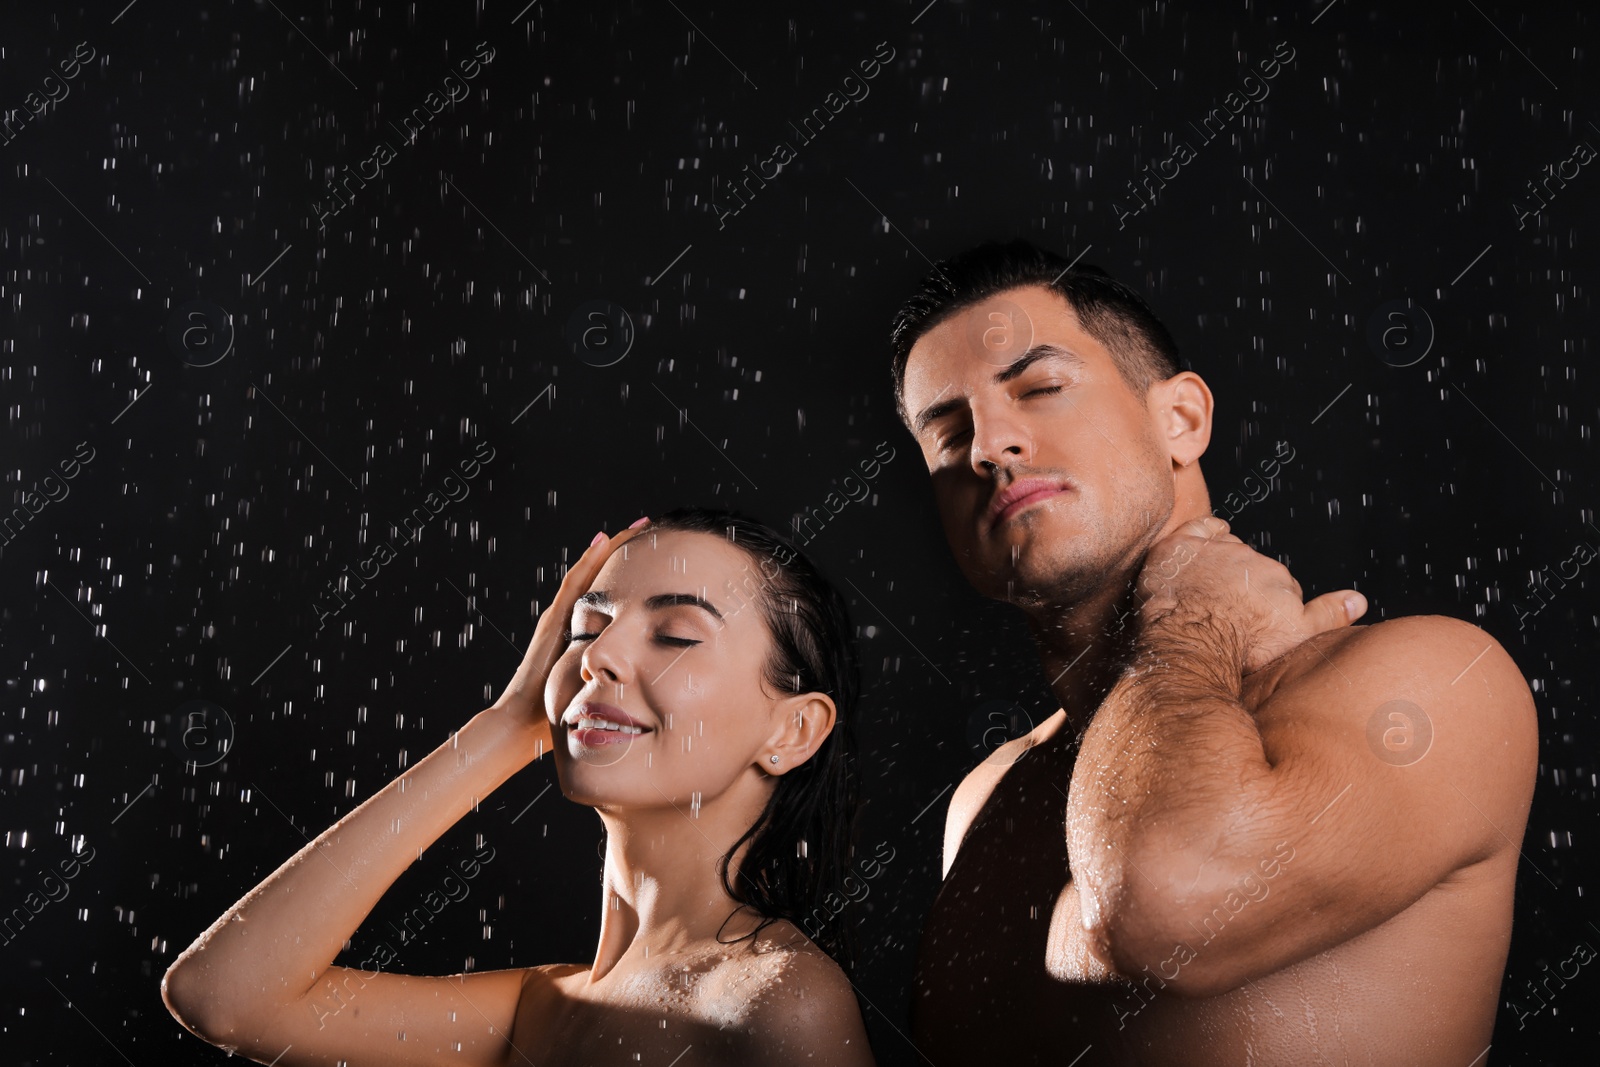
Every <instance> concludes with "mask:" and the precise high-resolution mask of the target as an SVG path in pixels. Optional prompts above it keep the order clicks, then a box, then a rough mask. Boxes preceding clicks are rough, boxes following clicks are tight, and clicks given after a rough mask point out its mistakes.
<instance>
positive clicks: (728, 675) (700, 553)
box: [545, 530, 786, 813]
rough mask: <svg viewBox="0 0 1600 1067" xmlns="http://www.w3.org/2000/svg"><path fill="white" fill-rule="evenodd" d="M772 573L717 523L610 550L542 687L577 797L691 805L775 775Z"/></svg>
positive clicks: (615, 804)
mask: <svg viewBox="0 0 1600 1067" xmlns="http://www.w3.org/2000/svg"><path fill="white" fill-rule="evenodd" d="M768 573H771V572H770V571H769V572H768ZM763 581H764V579H763V577H762V570H761V569H760V568H758V567H757V566H756V564H755V561H753V560H752V559H751V557H750V555H749V554H747V553H746V552H745V551H744V550H743V549H741V548H737V547H735V546H733V545H731V544H729V543H728V542H727V541H726V540H725V539H723V538H722V537H719V536H716V535H712V534H706V533H698V532H688V531H681V530H668V531H664V532H661V533H649V532H647V533H645V534H644V535H643V536H640V537H636V538H634V539H633V540H631V541H629V542H628V543H627V544H625V545H623V546H622V547H621V548H619V549H618V550H617V551H616V552H615V553H614V554H613V555H612V556H611V558H610V559H609V560H607V561H606V564H605V566H604V567H602V568H601V570H600V573H599V574H598V575H596V576H595V580H594V584H593V585H592V586H591V587H590V591H589V592H588V593H587V594H585V595H584V596H583V597H582V598H581V599H580V600H579V602H578V604H577V605H576V606H575V607H574V609H573V614H572V620H571V627H572V640H571V642H570V643H569V644H568V646H567V648H566V651H565V652H563V653H562V655H561V657H560V658H559V659H558V660H557V661H556V664H555V667H554V669H552V671H551V672H550V678H549V680H548V681H547V682H546V685H545V708H546V709H547V712H548V714H549V716H550V721H551V727H552V731H553V733H554V742H555V745H554V748H555V751H554V756H555V761H556V772H557V775H558V776H559V778H560V781H561V788H562V791H563V792H564V793H566V795H567V796H568V797H569V798H570V799H572V800H575V801H578V802H580V803H585V804H591V805H594V806H596V807H601V808H628V807H660V806H663V805H665V804H667V803H671V804H673V805H676V806H677V807H679V808H680V809H681V810H683V811H684V812H685V813H688V812H689V810H690V809H691V808H698V806H699V805H700V804H701V803H708V802H710V801H711V800H713V799H714V798H716V797H719V796H721V795H722V794H723V793H724V792H725V791H726V790H727V789H728V788H729V787H730V786H731V785H732V784H733V783H734V782H735V781H737V780H739V779H740V777H741V776H742V775H750V776H763V777H764V775H765V772H764V771H763V770H761V769H760V766H761V763H762V761H764V760H766V759H767V753H768V751H769V748H768V746H769V743H770V742H771V741H772V740H773V739H774V738H775V737H776V736H777V734H778V732H779V731H780V729H781V727H782V723H781V722H779V720H778V717H779V716H780V715H782V714H784V713H785V712H784V709H783V708H782V707H781V705H783V704H784V703H785V697H786V694H780V693H775V692H773V691H772V690H771V689H770V687H769V686H767V685H766V684H764V681H763V678H764V674H765V670H766V665H767V661H768V657H769V656H770V655H771V651H772V639H771V636H770V635H769V633H768V631H767V627H766V623H765V621H764V620H763V618H762V615H761V609H760V607H759V605H758V604H757V603H756V602H755V595H756V593H757V591H758V590H759V588H760V586H761V585H762V583H763Z"/></svg>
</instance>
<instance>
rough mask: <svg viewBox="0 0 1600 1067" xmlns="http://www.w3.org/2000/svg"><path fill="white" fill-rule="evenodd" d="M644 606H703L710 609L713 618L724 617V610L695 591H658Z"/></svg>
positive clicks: (655, 607)
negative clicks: (719, 609) (697, 594)
mask: <svg viewBox="0 0 1600 1067" xmlns="http://www.w3.org/2000/svg"><path fill="white" fill-rule="evenodd" d="M644 606H645V607H647V608H650V609H652V610H655V609H658V608H676V607H692V608H703V609H704V610H706V611H709V612H710V613H711V615H712V617H713V618H715V619H717V620H719V621H720V620H721V619H722V612H720V611H718V610H717V606H716V605H715V604H713V603H711V601H709V600H707V599H706V598H705V597H703V596H696V595H695V594H694V593H657V594H656V595H655V596H653V597H650V598H649V599H647V600H646V601H645V602H644Z"/></svg>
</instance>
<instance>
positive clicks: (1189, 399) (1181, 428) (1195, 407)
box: [1149, 370, 1212, 467]
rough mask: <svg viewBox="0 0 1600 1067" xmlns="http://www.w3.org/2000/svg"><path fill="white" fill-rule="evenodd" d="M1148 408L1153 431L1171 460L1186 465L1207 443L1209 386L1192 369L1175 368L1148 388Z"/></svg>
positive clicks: (1197, 457) (1209, 409) (1208, 440)
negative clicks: (1154, 426) (1167, 376)
mask: <svg viewBox="0 0 1600 1067" xmlns="http://www.w3.org/2000/svg"><path fill="white" fill-rule="evenodd" d="M1149 407H1150V410H1151V413H1152V415H1153V416H1154V417H1155V420H1156V431H1157V432H1158V433H1159V434H1160V435H1161V439H1162V441H1163V442H1164V443H1165V444H1166V448H1167V452H1168V454H1170V455H1171V456H1172V461H1173V462H1174V463H1175V464H1177V465H1178V466H1180V467H1187V466H1188V465H1189V464H1191V463H1193V462H1194V461H1195V460H1197V459H1199V458H1200V456H1201V455H1202V454H1203V453H1204V452H1205V450H1206V446H1208V445H1209V444H1210V443H1211V408H1212V400H1211V389H1210V388H1209V387H1208V386H1207V385H1206V383H1205V379H1203V378H1201V377H1200V375H1198V374H1196V373H1195V372H1194V371H1189V370H1186V371H1179V372H1178V373H1177V374H1174V375H1173V376H1172V377H1170V378H1168V379H1167V380H1166V381H1162V382H1156V383H1155V384H1154V385H1152V386H1151V387H1150V399H1149Z"/></svg>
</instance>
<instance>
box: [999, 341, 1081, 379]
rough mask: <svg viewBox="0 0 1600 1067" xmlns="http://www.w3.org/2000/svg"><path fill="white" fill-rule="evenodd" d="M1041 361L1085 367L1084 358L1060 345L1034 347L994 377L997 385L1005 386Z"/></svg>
mask: <svg viewBox="0 0 1600 1067" xmlns="http://www.w3.org/2000/svg"><path fill="white" fill-rule="evenodd" d="M1041 359H1054V360H1060V361H1061V362H1063V363H1070V364H1071V365H1072V366H1073V367H1074V368H1079V367H1082V366H1084V361H1083V357H1082V356H1080V355H1078V353H1076V352H1071V351H1068V350H1067V349H1065V348H1062V347H1061V346H1060V345H1052V344H1042V345H1034V346H1033V347H1032V348H1030V349H1028V350H1027V351H1026V352H1024V353H1022V355H1020V356H1018V357H1017V358H1016V359H1015V360H1014V361H1013V362H1012V364H1011V366H1009V367H1007V368H1006V369H1005V370H1003V371H1001V372H1000V373H999V374H996V375H995V376H994V381H995V384H996V385H1004V384H1005V383H1006V382H1009V381H1011V380H1013V379H1014V378H1016V377H1018V376H1019V375H1021V374H1022V373H1023V372H1024V371H1026V370H1027V369H1028V368H1029V367H1031V366H1033V365H1034V364H1035V363H1037V362H1039V361H1040V360H1041Z"/></svg>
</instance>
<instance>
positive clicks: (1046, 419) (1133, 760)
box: [902, 286, 1538, 1067]
mask: <svg viewBox="0 0 1600 1067" xmlns="http://www.w3.org/2000/svg"><path fill="white" fill-rule="evenodd" d="M902 399H903V402H904V407H905V411H906V415H907V418H908V423H909V425H910V427H911V429H912V432H913V434H914V435H915V436H916V438H917V441H918V444H919V447H920V448H921V450H922V454H923V458H924V461H925V463H926V464H927V467H928V471H929V474H930V478H931V480H932V485H933V489H934V497H935V501H936V503H937V504H938V507H939V511H940V516H941V521H942V524H943V526H944V532H945V536H946V540H947V542H948V543H949V545H950V547H951V550H952V553H953V555H954V556H955V559H956V562H957V564H958V565H959V566H960V567H961V569H962V571H963V573H964V575H965V576H966V578H967V580H968V581H969V582H970V583H971V584H972V586H973V587H974V588H975V589H976V590H978V591H979V592H980V593H982V594H984V595H986V596H989V597H992V598H994V599H998V600H1004V601H1008V602H1010V603H1013V604H1015V605H1016V606H1017V607H1018V608H1020V609H1021V610H1022V612H1023V614H1024V616H1025V618H1026V619H1027V621H1028V624H1029V627H1030V629H1031V630H1032V632H1033V636H1034V640H1035V643H1036V646H1037V647H1038V650H1039V653H1040V656H1041V659H1042V660H1043V666H1044V668H1045V674H1046V677H1047V678H1052V679H1055V681H1054V682H1053V683H1052V689H1053V691H1054V694H1055V696H1056V698H1057V700H1058V701H1059V702H1060V706H1061V709H1062V710H1061V711H1059V712H1057V714H1056V715H1055V716H1053V717H1052V718H1051V719H1049V720H1047V721H1046V722H1044V723H1042V724H1041V725H1040V726H1039V727H1038V728H1037V729H1035V730H1034V731H1033V732H1032V734H1031V735H1030V736H1029V737H1028V738H1025V739H1019V740H1017V741H1015V742H1012V743H1011V744H1009V745H1007V746H1004V747H1002V748H1001V749H999V750H997V751H996V752H995V753H994V754H993V755H992V756H991V757H990V758H989V759H988V760H987V761H985V763H984V764H982V765H980V766H979V767H978V768H977V769H976V770H974V771H973V772H972V773H971V774H970V775H969V776H968V777H967V778H966V779H965V780H964V781H963V782H962V784H961V785H960V786H959V787H958V788H957V790H956V791H955V793H954V794H953V796H952V800H951V805H950V809H949V813H948V817H947V824H946V835H945V864H946V878H945V882H944V885H943V886H942V888H941V890H940V893H939V895H938V897H937V900H936V901H935V904H934V907H933V909H932V911H931V913H930V915H929V917H928V919H927V922H926V925H925V928H924V935H923V941H922V945H921V948H920V958H919V963H918V971H917V976H916V987H915V988H916V991H915V1001H914V1019H913V1023H914V1026H913V1039H914V1041H915V1043H916V1045H917V1047H918V1049H919V1050H920V1051H921V1053H922V1054H923V1056H924V1057H925V1058H926V1059H927V1060H929V1061H930V1062H933V1063H936V1064H940V1065H941V1067H942V1065H945V1064H974V1063H990V1062H994V1061H995V1059H996V1057H997V1056H1003V1057H1004V1058H1005V1061H1006V1062H1008V1063H1019V1064H1020V1063H1051V1064H1059V1065H1067V1064H1072V1063H1075V1062H1078V1063H1081V1064H1082V1065H1084V1067H1087V1065H1090V1064H1183V1065H1202V1067H1204V1065H1208V1064H1242V1063H1251V1064H1256V1065H1268V1064H1300V1063H1314V1062H1330V1063H1352V1064H1393V1065H1395V1067H1400V1065H1417V1064H1438V1065H1440V1067H1465V1065H1467V1064H1469V1063H1471V1062H1472V1061H1473V1060H1474V1058H1475V1057H1478V1056H1479V1055H1480V1054H1481V1053H1482V1052H1483V1051H1484V1049H1485V1048H1486V1047H1487V1046H1488V1044H1489V1041H1490V1036H1491V1031H1492V1027H1493V1022H1494V1017H1495V1009H1496V1000H1497V994H1498V990H1499V988H1500V983H1501V977H1502V974H1503V969H1504V966H1505V959H1506V954H1507V949H1508V946H1509V943H1510V936H1511V916H1512V894H1513V888H1514V882H1515V876H1516V870H1517V862H1518V846H1519V844H1520V840H1521V835H1522V831H1523V828H1524V827H1525V825H1526V822H1527V814H1528V808H1529V805H1530V802H1531V798H1532V790H1533V782H1534V777H1535V771H1536V765H1537V753H1538V739H1537V730H1536V718H1535V715H1534V707H1533V702H1532V698H1531V695H1530V693H1529V690H1528V686H1527V683H1526V681H1525V679H1524V678H1523V677H1522V675H1521V673H1520V672H1519V671H1518V669H1517V667H1516V664H1515V663H1514V662H1513V661H1512V660H1511V658H1510V656H1509V655H1508V654H1507V653H1506V652H1505V650H1504V649H1503V648H1501V647H1500V646H1499V645H1498V643H1496V642H1495V641H1494V639H1493V638H1492V637H1490V636H1489V635H1488V634H1486V633H1484V632H1483V631H1482V630H1480V629H1478V628H1477V627H1475V626H1472V625H1470V624H1467V623H1464V622H1460V621H1458V620H1454V619H1449V618H1444V617H1440V616H1417V617H1410V618H1399V619H1391V620H1388V621H1385V622H1380V623H1377V624H1374V625H1368V626H1360V627H1352V626H1350V622H1351V621H1353V619H1354V618H1357V617H1359V616H1360V614H1361V613H1362V612H1363V611H1364V610H1365V608H1366V604H1365V600H1364V599H1363V598H1360V597H1359V596H1357V597H1356V604H1355V606H1354V607H1348V608H1347V607H1345V606H1344V603H1343V602H1344V599H1345V594H1346V593H1347V592H1353V591H1339V592H1336V593H1328V594H1323V595H1321V596H1318V597H1315V598H1313V599H1312V600H1310V601H1304V600H1303V595H1302V592H1301V589H1300V587H1299V584H1298V582H1296V581H1295V580H1294V579H1293V577H1292V575H1290V574H1289V572H1288V570H1287V569H1286V568H1285V567H1284V566H1283V565H1282V564H1280V563H1278V562H1277V561H1276V560H1272V559H1269V558H1267V557H1265V556H1262V555H1261V554H1259V553H1257V552H1254V551H1253V550H1251V549H1250V548H1249V546H1248V545H1245V544H1244V543H1243V542H1242V541H1241V540H1240V538H1239V537H1238V536H1236V535H1235V534H1234V533H1233V532H1232V531H1229V530H1228V528H1227V525H1226V524H1225V523H1221V522H1220V520H1215V519H1210V518H1207V516H1209V513H1210V504H1209V498H1208V494H1207V491H1206V486H1205V482H1204V480H1203V478H1202V477H1201V475H1200V471H1199V466H1198V460H1199V459H1200V457H1201V455H1202V454H1203V453H1204V452H1205V450H1206V446H1207V444H1208V443H1209V439H1210V429H1211V417H1212V398H1211V394H1210V391H1209V389H1208V388H1207V387H1206V386H1205V384H1204V382H1203V381H1201V380H1200V379H1199V378H1198V376H1197V375H1194V374H1192V373H1190V372H1183V373H1181V374H1178V375H1175V376H1173V377H1171V378H1167V379H1164V380H1162V379H1158V380H1157V381H1155V382H1153V383H1152V384H1151V385H1150V386H1149V387H1148V389H1147V390H1146V391H1145V392H1144V394H1143V395H1141V394H1140V393H1138V392H1137V391H1136V389H1135V388H1134V387H1133V386H1131V385H1130V384H1129V383H1128V381H1127V380H1126V379H1125V378H1124V377H1123V376H1122V375H1121V374H1120V373H1119V371H1118V368H1117V365H1116V364H1115V362H1114V361H1113V359H1112V356H1111V354H1110V353H1109V352H1108V350H1107V349H1106V348H1105V347H1104V345H1102V344H1101V343H1100V341H1099V340H1097V339H1096V338H1094V337H1093V336H1091V335H1090V334H1088V333H1087V332H1086V331H1085V330H1084V329H1083V328H1082V324H1081V323H1080V322H1079V321H1078V319H1077V317H1076V315H1075V314H1074V312H1073V311H1072V309H1071V308H1070V306H1068V305H1067V304H1066V302H1065V301H1064V299H1063V298H1061V297H1060V296H1059V295H1057V294H1056V293H1054V292H1053V291H1050V290H1048V289H1045V288H1044V287H1042V286H1024V287H1020V288H1017V289H1012V290H1008V291H1006V292H1004V293H1001V294H999V295H998V296H996V297H994V298H990V299H989V300H986V301H982V302H980V303H979V304H977V305H974V306H973V307H971V308H968V309H966V310H964V311H962V312H958V313H956V314H954V315H951V316H949V317H947V318H946V319H945V320H943V321H941V322H939V323H937V324H936V325H935V326H934V327H933V328H932V329H930V330H928V331H927V332H926V333H924V334H923V336H922V337H921V338H920V339H919V340H918V341H917V343H916V345H915V346H914V347H913V349H912V352H911V356H910V359H909V360H908V363H907V367H906V375H905V386H904V390H903V395H902ZM1038 490H1042V491H1038ZM1180 553H1187V555H1180ZM1157 578H1158V580H1155V579H1157ZM1130 665H1133V666H1132V667H1131V668H1130ZM1396 700H1404V701H1406V702H1407V703H1406V704H1405V705H1404V706H1405V707H1409V708H1412V709H1426V711H1425V712H1422V711H1418V712H1417V714H1418V716H1420V717H1422V718H1425V719H1427V720H1428V721H1430V722H1431V728H1432V733H1431V740H1430V747H1428V748H1427V749H1426V750H1425V754H1424V755H1423V756H1422V757H1421V758H1418V759H1415V760H1407V759H1398V758H1395V756H1394V753H1393V752H1388V751H1385V746H1386V745H1387V744H1388V743H1389V742H1388V741H1386V740H1383V739H1384V738H1388V737H1390V736H1391V734H1392V733H1393V729H1392V728H1389V729H1388V731H1387V732H1386V722H1385V721H1379V719H1380V717H1381V716H1382V715H1383V714H1384V712H1383V709H1384V708H1386V707H1391V706H1392V704H1391V702H1393V701H1396ZM1396 706H1397V705H1396ZM1375 721H1376V722H1378V728H1377V730H1376V731H1374V729H1373V724H1374V722H1375ZM1396 721H1397V722H1398V721H1399V720H1396ZM1410 725H1411V724H1409V720H1408V725H1407V729H1409V728H1410ZM1408 736H1409V735H1408ZM1080 1056H1082V1059H1081V1060H1078V1059H1077V1058H1078V1057H1080ZM1480 1062H1481V1061H1480Z"/></svg>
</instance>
